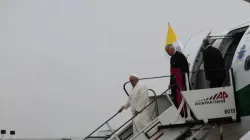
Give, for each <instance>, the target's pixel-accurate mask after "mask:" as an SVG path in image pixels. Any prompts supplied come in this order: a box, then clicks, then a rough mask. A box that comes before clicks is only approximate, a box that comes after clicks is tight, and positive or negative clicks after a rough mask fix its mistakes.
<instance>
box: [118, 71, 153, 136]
mask: <svg viewBox="0 0 250 140" xmlns="http://www.w3.org/2000/svg"><path fill="white" fill-rule="evenodd" d="M129 81H130V83H131V84H132V86H133V88H132V90H131V92H130V94H129V97H128V100H127V102H126V104H125V105H123V106H122V107H121V108H120V110H119V112H121V111H122V110H123V109H128V108H129V107H131V112H132V115H133V116H134V115H137V114H138V113H139V112H140V111H141V110H142V109H143V108H144V107H145V106H147V105H148V101H149V98H148V88H147V86H146V85H144V84H142V83H141V82H139V79H138V77H137V76H136V75H135V74H133V75H131V76H130V77H129ZM150 122H151V119H150V116H149V110H148V109H147V108H146V109H144V110H143V111H142V112H141V113H140V114H138V115H137V116H136V117H135V118H134V119H133V135H136V134H137V133H138V132H139V131H140V130H142V129H143V128H144V127H145V126H147V125H148V124H149V123H150ZM137 128H138V129H139V130H138V129H137Z"/></svg>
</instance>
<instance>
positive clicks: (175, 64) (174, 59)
mask: <svg viewBox="0 0 250 140" xmlns="http://www.w3.org/2000/svg"><path fill="white" fill-rule="evenodd" d="M165 51H166V52H167V53H168V55H170V56H171V59H170V65H171V69H170V73H171V79H170V86H172V88H171V93H172V97H173V100H174V104H175V106H176V107H177V108H178V107H179V105H180V103H181V99H182V97H181V95H180V92H179V91H178V90H179V89H178V88H181V90H186V83H185V74H186V73H188V75H189V66H188V61H187V58H186V57H185V56H184V55H183V54H182V53H181V52H179V51H176V49H175V47H174V46H173V45H172V44H170V45H167V46H166V47H165ZM175 71H178V72H177V73H176V72H175ZM178 74H180V75H179V77H175V76H177V75H178ZM176 78H178V79H176ZM177 80H179V81H177ZM178 82H179V83H178ZM176 84H178V86H179V87H178V86H177V85H176Z"/></svg>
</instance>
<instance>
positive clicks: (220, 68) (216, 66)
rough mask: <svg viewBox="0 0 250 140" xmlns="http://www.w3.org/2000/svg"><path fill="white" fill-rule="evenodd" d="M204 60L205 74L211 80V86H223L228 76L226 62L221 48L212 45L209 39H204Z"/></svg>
mask: <svg viewBox="0 0 250 140" xmlns="http://www.w3.org/2000/svg"><path fill="white" fill-rule="evenodd" d="M203 47H204V48H203V61H204V70H205V76H206V79H207V80H208V81H210V85H209V86H210V88H215V87H222V85H223V82H224V80H225V77H226V71H225V63H224V59H223V57H222V54H221V52H220V50H219V49H217V48H215V47H213V46H212V45H210V43H209V40H208V39H204V40H203Z"/></svg>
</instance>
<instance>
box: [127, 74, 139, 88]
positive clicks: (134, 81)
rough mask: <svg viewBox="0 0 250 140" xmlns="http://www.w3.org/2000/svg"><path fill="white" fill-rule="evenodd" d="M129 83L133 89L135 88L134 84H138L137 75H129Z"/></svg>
mask: <svg viewBox="0 0 250 140" xmlns="http://www.w3.org/2000/svg"><path fill="white" fill-rule="evenodd" d="M129 81H130V83H131V85H132V86H133V87H135V85H136V84H137V83H138V81H139V78H138V76H137V75H135V74H132V75H130V77H129Z"/></svg>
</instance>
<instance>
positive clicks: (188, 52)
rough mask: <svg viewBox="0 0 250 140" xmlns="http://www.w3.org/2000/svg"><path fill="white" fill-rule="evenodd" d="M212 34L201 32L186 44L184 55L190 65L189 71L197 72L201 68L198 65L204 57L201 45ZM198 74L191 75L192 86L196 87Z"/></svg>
mask: <svg viewBox="0 0 250 140" xmlns="http://www.w3.org/2000/svg"><path fill="white" fill-rule="evenodd" d="M210 33H211V30H206V31H203V32H200V33H198V34H196V35H194V36H193V37H191V38H190V40H189V41H188V43H187V44H186V46H185V48H184V50H183V54H184V55H185V56H186V58H187V60H188V63H189V71H190V72H191V71H197V70H198V69H199V67H200V65H196V63H199V64H201V62H202V57H201V54H200V49H201V47H202V46H201V45H202V42H203V39H205V38H206V37H208V36H209V35H210ZM195 77H196V73H190V82H191V86H192V87H193V86H194V83H195V80H196V78H195Z"/></svg>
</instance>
